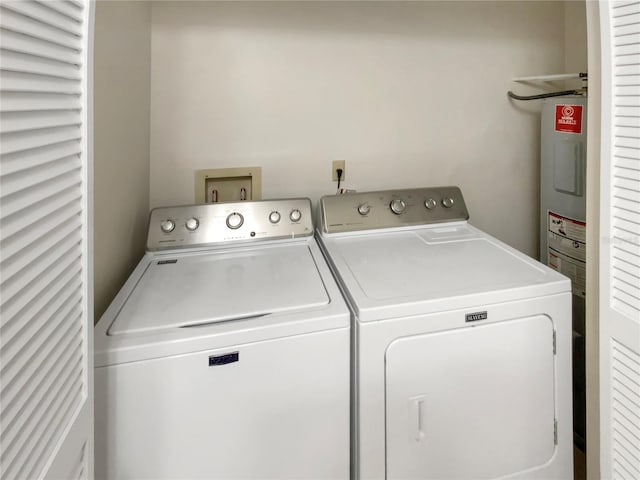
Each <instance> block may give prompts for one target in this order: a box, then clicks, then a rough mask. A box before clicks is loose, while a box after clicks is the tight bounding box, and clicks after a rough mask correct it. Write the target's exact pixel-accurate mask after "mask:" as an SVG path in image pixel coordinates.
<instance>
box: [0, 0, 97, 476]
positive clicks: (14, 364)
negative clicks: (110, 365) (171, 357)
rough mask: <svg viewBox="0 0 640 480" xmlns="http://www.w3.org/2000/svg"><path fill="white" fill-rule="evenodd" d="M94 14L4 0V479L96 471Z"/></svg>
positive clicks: (78, 4)
mask: <svg viewBox="0 0 640 480" xmlns="http://www.w3.org/2000/svg"><path fill="white" fill-rule="evenodd" d="M92 22H93V4H92V3H91V2H90V1H88V0H87V1H76V0H73V1H65V0H43V1H34V0H8V1H5V0H3V1H2V2H1V3H0V114H1V116H0V135H1V143H0V314H1V321H0V480H9V479H11V480H13V479H20V480H22V479H25V480H26V479H28V480H31V479H53V478H56V479H60V478H62V479H67V478H69V479H88V478H91V477H92V474H93V459H92V455H93V351H92V349H93V299H92V286H91V278H92V272H91V269H92V259H91V254H90V252H91V250H92V248H91V216H90V207H91V189H90V184H91V142H90V133H91V132H90V130H89V124H90V115H89V113H90V107H91V96H90V83H89V78H88V75H89V71H90V70H89V65H90V61H91V54H92V53H91V51H90V46H91V44H92V42H91V41H90V37H91V35H92V31H93V25H92Z"/></svg>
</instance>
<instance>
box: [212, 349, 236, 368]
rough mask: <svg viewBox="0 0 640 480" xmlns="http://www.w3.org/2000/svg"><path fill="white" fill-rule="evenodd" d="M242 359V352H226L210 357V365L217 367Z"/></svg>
mask: <svg viewBox="0 0 640 480" xmlns="http://www.w3.org/2000/svg"><path fill="white" fill-rule="evenodd" d="M238 360H240V352H231V353H225V354H224V355H211V356H210V357H209V366H210V367H216V366H219V365H228V364H229V363H235V362H237V361H238Z"/></svg>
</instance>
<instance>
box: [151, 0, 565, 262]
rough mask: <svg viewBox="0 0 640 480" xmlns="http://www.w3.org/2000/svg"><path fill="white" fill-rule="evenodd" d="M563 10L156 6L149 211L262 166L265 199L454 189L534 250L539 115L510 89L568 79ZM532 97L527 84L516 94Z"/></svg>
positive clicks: (527, 5)
mask: <svg viewBox="0 0 640 480" xmlns="http://www.w3.org/2000/svg"><path fill="white" fill-rule="evenodd" d="M564 35H565V24H564V5H563V3H562V2H402V3H395V2H388V3H387V2H366V3H365V2H353V3H352V2H317V3H316V2H282V3H272V2H265V3H261V2H258V3H250V2H234V3H231V2H230V3H227V2H195V3H192V2H158V3H156V4H154V6H153V12H152V64H151V78H152V84H151V183H150V188H151V191H150V202H151V206H152V207H154V206H159V205H171V204H185V203H193V201H194V172H195V170H197V169H203V168H217V167H231V166H254V165H256V166H261V167H262V177H263V178H262V191H263V198H269V197H283V196H297V195H300V196H310V197H311V198H312V199H313V200H314V202H315V200H317V199H318V198H319V196H321V195H323V194H330V193H333V192H334V191H335V183H332V182H331V181H330V174H331V160H332V159H345V160H346V162H347V164H346V175H347V179H346V180H347V181H346V184H347V186H349V187H352V188H356V189H358V190H371V189H385V188H394V187H414V186H429V185H444V184H456V185H460V186H461V187H462V189H463V193H464V194H465V197H466V200H467V203H468V206H469V209H470V212H471V220H472V222H473V223H474V224H475V225H477V226H479V227H481V228H483V229H486V230H487V231H489V232H491V233H493V234H495V235H497V236H498V237H499V238H501V239H503V240H505V241H506V242H508V243H510V244H512V245H514V246H515V247H517V248H519V249H521V250H523V251H524V252H526V253H528V254H530V255H536V251H537V242H538V240H537V239H538V235H537V222H538V220H537V215H538V155H539V138H538V135H539V116H538V115H537V114H536V112H537V107H535V106H532V105H523V104H520V105H516V104H512V103H511V102H510V101H509V100H508V99H507V96H506V92H507V90H509V89H513V88H518V87H517V86H514V84H513V83H512V82H511V81H510V80H511V78H513V77H517V76H523V75H536V74H551V73H558V72H562V71H563V69H564V62H565V57H564V41H565V36H564ZM522 88H524V87H522Z"/></svg>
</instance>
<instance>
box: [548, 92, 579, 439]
mask: <svg viewBox="0 0 640 480" xmlns="http://www.w3.org/2000/svg"><path fill="white" fill-rule="evenodd" d="M586 121H587V98H586V97H584V96H580V95H571V96H563V97H553V98H547V99H545V100H543V102H542V130H541V171H540V183H541V189H540V260H541V261H542V262H543V263H545V264H547V265H549V266H550V267H551V268H554V269H555V270H557V271H559V272H561V273H563V274H564V275H566V276H567V277H569V278H570V279H571V284H572V289H573V292H572V293H573V405H574V407H573V408H574V419H573V425H574V430H575V442H576V444H577V445H578V446H580V447H581V448H582V449H585V438H586V436H585V357H584V351H585V350H584V347H585V337H584V336H585V321H584V319H585V289H586V255H585V253H586V249H587V244H586V226H587V224H586V191H585V190H586V189H585V184H586V171H587V169H586V166H587V165H586V153H587V149H586V146H587V122H586Z"/></svg>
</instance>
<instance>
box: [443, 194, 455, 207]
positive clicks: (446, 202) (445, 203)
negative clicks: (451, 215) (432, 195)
mask: <svg viewBox="0 0 640 480" xmlns="http://www.w3.org/2000/svg"><path fill="white" fill-rule="evenodd" d="M453 204H454V201H453V198H451V197H444V198H443V199H442V206H443V207H445V208H451V207H453Z"/></svg>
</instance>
